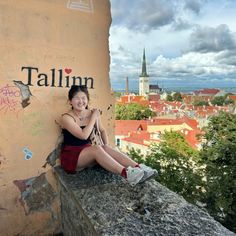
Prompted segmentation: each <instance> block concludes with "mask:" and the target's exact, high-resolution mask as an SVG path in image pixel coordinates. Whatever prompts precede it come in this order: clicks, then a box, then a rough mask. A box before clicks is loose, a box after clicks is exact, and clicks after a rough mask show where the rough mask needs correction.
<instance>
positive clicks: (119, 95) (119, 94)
mask: <svg viewBox="0 0 236 236" xmlns="http://www.w3.org/2000/svg"><path fill="white" fill-rule="evenodd" d="M122 94H123V93H122V92H117V91H115V92H114V95H115V97H116V98H119V97H121V95H122Z"/></svg>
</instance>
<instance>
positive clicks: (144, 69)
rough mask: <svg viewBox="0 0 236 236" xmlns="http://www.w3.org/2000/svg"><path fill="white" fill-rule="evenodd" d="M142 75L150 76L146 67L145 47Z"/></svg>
mask: <svg viewBox="0 0 236 236" xmlns="http://www.w3.org/2000/svg"><path fill="white" fill-rule="evenodd" d="M140 77H148V74H147V69H146V58H145V48H144V49H143V63H142V73H141V75H140Z"/></svg>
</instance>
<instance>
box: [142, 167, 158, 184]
mask: <svg viewBox="0 0 236 236" xmlns="http://www.w3.org/2000/svg"><path fill="white" fill-rule="evenodd" d="M139 166H140V169H141V170H143V171H144V176H143V178H142V179H141V180H140V183H143V182H144V181H146V180H148V179H150V178H153V177H155V176H156V175H157V174H158V171H157V170H155V169H152V168H151V167H149V166H146V165H144V164H139Z"/></svg>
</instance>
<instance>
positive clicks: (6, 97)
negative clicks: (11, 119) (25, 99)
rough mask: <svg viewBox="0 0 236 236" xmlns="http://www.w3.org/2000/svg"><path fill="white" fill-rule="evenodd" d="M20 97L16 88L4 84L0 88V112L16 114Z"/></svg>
mask: <svg viewBox="0 0 236 236" xmlns="http://www.w3.org/2000/svg"><path fill="white" fill-rule="evenodd" d="M20 96H21V94H20V91H19V89H18V88H17V87H16V86H12V85H9V84H6V85H5V86H3V87H0V112H3V113H7V112H14V113H16V114H18V112H19V110H20V106H19V104H20V102H19V99H18V97H20Z"/></svg>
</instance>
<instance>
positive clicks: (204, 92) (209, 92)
mask: <svg viewBox="0 0 236 236" xmlns="http://www.w3.org/2000/svg"><path fill="white" fill-rule="evenodd" d="M219 92H220V90H219V89H201V90H197V91H194V94H195V95H213V96H214V95H216V94H217V93H219Z"/></svg>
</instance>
